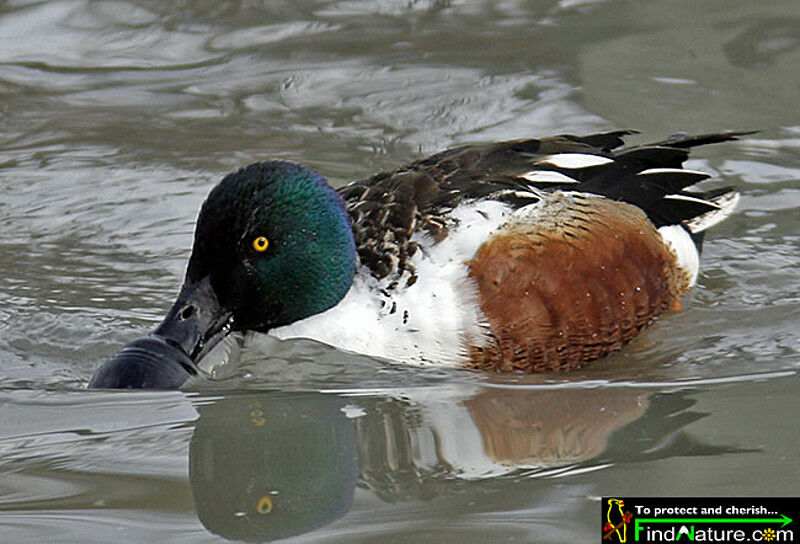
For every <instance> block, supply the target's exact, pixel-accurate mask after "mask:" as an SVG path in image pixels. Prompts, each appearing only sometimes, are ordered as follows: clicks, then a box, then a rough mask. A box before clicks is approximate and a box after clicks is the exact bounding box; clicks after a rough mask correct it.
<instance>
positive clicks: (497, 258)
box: [90, 130, 751, 388]
mask: <svg viewBox="0 0 800 544" xmlns="http://www.w3.org/2000/svg"><path fill="white" fill-rule="evenodd" d="M635 133H636V131H633V130H615V131H607V132H601V133H594V134H588V135H583V136H576V135H572V134H564V135H559V136H551V137H544V138H525V139H516V140H509V141H503V142H492V143H484V144H473V145H462V146H458V147H454V148H452V149H447V150H445V151H442V152H440V153H437V154H434V155H432V156H429V157H427V158H422V159H418V160H416V161H414V162H411V163H410V164H407V165H405V166H403V167H401V168H399V169H397V170H394V171H388V172H382V173H378V174H375V175H373V176H370V177H367V178H365V179H361V180H358V181H353V182H351V183H349V184H346V185H344V186H342V187H340V188H334V187H333V186H331V185H330V184H329V183H328V182H327V181H326V179H325V178H324V177H323V176H322V175H321V174H320V173H318V172H317V171H315V170H313V169H311V168H309V167H306V166H303V165H300V164H296V163H293V162H288V161H282V160H270V161H265V162H257V163H255V164H251V165H249V166H246V167H244V168H241V169H239V170H237V171H236V172H233V173H231V174H229V175H227V176H225V177H224V178H223V179H222V181H220V182H219V183H218V184H217V185H216V186H215V187H214V188H213V189H212V190H211V192H210V193H209V195H208V197H207V199H206V200H205V201H204V203H203V204H202V206H201V209H200V213H199V216H198V219H197V224H196V228H195V233H194V243H193V248H192V253H191V256H190V258H189V262H188V266H187V268H186V275H185V278H184V281H183V285H182V287H181V290H180V293H179V295H178V297H177V300H176V302H175V303H174V305H173V306H172V308H171V309H170V310H169V312H168V313H167V315H166V317H165V319H164V320H163V322H162V323H161V324H160V325H159V326H158V328H157V329H156V330H155V331H154V333H152V334H151V335H149V336H148V337H146V338H145V339H140V340H137V341H134V342H132V343H131V344H129V345H128V346H126V347H125V348H123V350H121V351H120V353H119V354H118V355H117V356H115V357H114V358H112V359H111V360H110V361H108V362H107V363H105V364H104V365H102V366H101V367H100V368H99V369H98V371H97V372H96V373H95V376H94V377H93V379H92V381H91V382H90V387H96V388H104V387H155V388H173V387H176V386H179V385H180V384H182V383H183V381H185V379H186V377H187V376H189V375H192V374H196V373H197V363H198V361H199V360H201V359H202V358H203V357H204V356H206V355H207V354H208V353H209V351H210V350H211V349H212V348H213V347H214V346H215V345H217V344H218V343H219V342H220V341H221V340H222V339H223V338H225V337H227V336H228V335H229V334H231V333H232V332H235V331H252V332H254V333H265V334H268V335H271V336H273V337H276V338H278V339H280V340H285V339H293V338H310V339H313V340H316V341H319V342H322V343H325V344H328V345H330V346H332V347H334V348H337V349H340V350H345V351H349V352H355V353H360V354H364V355H368V356H372V357H376V358H380V359H386V360H391V361H397V362H404V363H410V364H418V365H423V366H424V365H437V366H451V367H464V368H471V369H480V370H484V371H495V372H512V371H520V372H556V371H568V370H571V369H575V368H578V367H583V366H585V365H588V364H590V363H592V362H593V361H596V360H598V359H600V358H602V357H605V356H607V355H609V354H610V353H613V352H615V351H618V350H620V349H621V348H622V347H623V346H625V345H626V344H627V343H628V342H630V341H631V340H632V339H633V338H635V337H636V336H637V335H638V334H640V333H641V332H642V331H643V330H644V329H645V328H647V327H648V326H650V325H651V324H652V323H653V322H654V321H655V320H656V318H657V317H658V316H659V315H660V314H662V313H664V312H668V311H676V310H679V309H680V306H681V298H682V297H683V296H684V295H685V294H686V293H687V292H689V291H690V289H691V288H692V287H693V286H694V285H695V283H696V281H697V277H698V270H699V255H700V249H701V246H702V240H703V236H704V233H705V231H706V230H707V229H709V228H710V227H713V226H714V225H716V224H718V223H719V222H721V221H723V220H724V219H725V218H727V217H728V216H730V214H731V213H732V212H733V210H734V208H735V207H736V205H737V202H738V201H739V199H740V193H739V192H738V191H737V190H736V189H735V188H733V187H722V188H715V189H709V190H703V189H701V188H698V187H697V184H698V183H700V182H702V181H704V180H706V179H708V178H710V177H711V175H710V174H709V173H706V172H702V171H697V170H691V169H687V168H684V163H685V162H686V160H687V159H688V158H689V153H690V150H691V149H692V148H694V147H697V146H701V145H706V144H714V143H721V142H726V141H732V140H737V139H739V138H740V137H742V136H744V135H748V134H751V132H743V131H727V132H716V133H708V134H700V135H689V134H676V135H673V136H670V137H669V138H667V139H665V140H662V141H658V142H655V143H652V144H646V145H637V146H627V145H626V144H625V141H624V139H625V138H626V137H628V136H630V135H632V134H635Z"/></svg>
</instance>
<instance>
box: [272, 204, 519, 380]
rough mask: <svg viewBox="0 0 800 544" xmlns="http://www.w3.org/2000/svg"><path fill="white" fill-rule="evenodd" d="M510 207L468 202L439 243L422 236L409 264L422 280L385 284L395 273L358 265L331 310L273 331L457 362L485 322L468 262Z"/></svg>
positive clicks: (419, 360) (400, 356)
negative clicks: (381, 275) (375, 273)
mask: <svg viewBox="0 0 800 544" xmlns="http://www.w3.org/2000/svg"><path fill="white" fill-rule="evenodd" d="M510 214H511V209H510V208H509V207H508V206H506V205H505V204H502V203H500V202H495V201H482V202H476V203H470V204H464V205H462V206H459V207H458V208H456V209H455V210H453V212H452V214H451V217H452V218H453V219H454V220H455V221H456V223H455V224H454V226H453V228H452V229H451V232H450V234H449V236H447V238H445V239H444V240H443V241H442V242H440V243H438V244H435V243H433V241H432V240H431V239H430V238H429V237H428V236H427V235H424V234H423V235H416V236H415V241H417V242H418V243H419V244H420V250H419V251H417V253H416V254H415V255H414V258H413V259H412V261H411V263H412V264H413V266H414V267H415V268H416V272H417V276H418V280H417V282H416V283H414V284H413V285H412V286H410V287H407V288H406V287H404V284H405V280H406V278H405V277H404V278H401V280H400V283H399V286H398V287H397V288H396V289H392V290H389V289H386V288H387V286H388V284H389V283H391V281H394V279H393V278H388V279H384V280H382V281H378V280H377V279H375V278H374V277H372V276H371V275H370V274H369V271H368V270H366V269H365V268H364V267H360V269H359V271H358V274H357V276H356V278H355V281H354V282H353V286H352V287H351V288H350V291H349V292H348V293H347V295H346V296H345V298H344V299H342V301H341V302H340V303H339V304H337V305H336V306H335V307H333V308H331V309H330V310H328V311H326V312H323V313H321V314H318V315H315V316H311V317H309V318H307V319H304V320H302V321H298V322H297V323H293V324H291V325H288V326H286V327H280V328H278V329H274V330H272V331H270V333H269V334H271V335H273V336H275V337H277V338H280V339H288V338H311V339H314V340H317V341H319V342H324V343H326V344H329V345H331V346H334V347H336V348H339V349H342V350H345V351H352V352H357V353H363V354H366V355H370V356H373V357H380V358H386V359H390V360H395V361H403V362H408V363H416V364H421V365H424V364H435V365H451V366H456V365H459V364H462V363H463V362H465V361H466V359H467V348H468V347H469V345H481V344H482V342H483V339H484V337H485V330H486V323H485V319H484V317H483V315H482V313H481V311H480V308H479V305H478V294H477V288H476V286H475V284H474V281H473V280H472V279H471V278H469V277H468V269H467V266H466V264H465V263H466V261H468V260H469V259H471V258H472V257H473V256H474V255H475V252H476V251H477V249H478V247H480V245H481V244H482V243H483V242H484V241H485V240H486V239H487V238H488V237H489V235H490V234H491V232H493V231H494V230H495V229H497V228H498V227H499V226H500V225H501V224H502V223H503V222H504V221H505V218H506V217H508V216H509V215H510Z"/></svg>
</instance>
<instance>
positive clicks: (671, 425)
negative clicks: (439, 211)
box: [0, 0, 800, 543]
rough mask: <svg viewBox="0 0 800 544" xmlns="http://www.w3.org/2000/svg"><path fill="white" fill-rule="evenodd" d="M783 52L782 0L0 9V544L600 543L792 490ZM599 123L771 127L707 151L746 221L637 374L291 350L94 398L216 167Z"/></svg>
mask: <svg viewBox="0 0 800 544" xmlns="http://www.w3.org/2000/svg"><path fill="white" fill-rule="evenodd" d="M798 29H800V4H798V3H797V2H796V0H783V1H782V0H771V1H767V2H753V1H751V0H703V1H702V2H696V1H689V0H660V1H639V2H630V1H614V0H609V1H602V0H596V1H592V0H561V1H555V0H550V1H544V0H542V1H536V0H530V1H513V0H510V1H504V2H488V1H487V2H481V1H477V0H475V1H452V2H448V1H433V0H432V1H429V2H422V1H420V2H416V1H408V0H403V1H391V0H374V1H367V2H355V1H354V2H349V1H330V2H312V1H297V2H293V1H282V2H281V1H274V2H268V1H263V2H262V1H256V0H242V1H235V2H234V1H230V2H222V1H214V2H212V1H182V2H169V3H167V2H155V1H151V2H147V1H141V2H122V1H113V0H108V1H80V0H78V1H63V2H26V1H5V2H0V542H3V543H28V542H32V543H45V542H46V543H51V542H52V543H62V542H76V543H89V542H102V543H105V542H142V543H152V542H168V543H173V542H174V543H177V542H221V541H224V539H223V537H224V536H227V537H229V538H241V539H248V540H252V541H267V540H270V539H274V538H277V537H279V536H281V535H286V534H290V533H292V534H298V535H299V536H296V537H295V541H296V542H342V543H344V542H347V543H349V542H363V543H380V542H385V543H389V542H391V543H399V542H430V543H446V542H459V543H472V542H475V543H478V542H526V543H527V542H573V541H575V542H577V541H584V542H585V541H598V536H597V532H598V523H599V520H598V518H599V509H600V505H599V502H598V497H599V496H601V495H607V494H622V495H625V494H627V495H693V496H706V495H722V496H728V495H797V494H798V492H800V471H799V470H798V469H799V468H800V467H799V465H800V463H799V459H798V451H800V432H798V424H797V421H798V415H800V414H799V412H800V411H799V410H798V404H797V396H798V393H800V378H798V376H797V370H798V368H800V338H799V337H798V336H799V335H798V333H799V332H800V326H799V325H798V321H799V319H798V318H800V296H798V283H800V282H798V271H800V234H799V233H798V227H799V226H800V222H798V209H799V208H800V182H798V180H800V30H798ZM607 128H637V129H639V130H641V131H643V133H644V134H643V135H642V137H641V138H639V139H638V140H636V141H639V142H643V141H645V140H655V139H658V138H661V137H663V136H665V135H668V134H671V133H674V132H681V131H687V132H692V131H710V130H719V129H761V130H762V132H761V133H759V134H758V135H755V136H752V137H748V138H747V139H745V140H744V141H742V142H738V143H731V144H724V145H719V146H714V147H708V148H703V149H701V150H698V153H697V154H696V158H695V159H694V160H693V161H692V163H691V164H690V166H694V167H699V168H702V169H707V170H709V171H712V172H714V173H716V175H717V177H716V180H715V181H714V182H712V183H718V184H723V183H724V184H735V185H737V186H738V187H740V188H741V190H742V191H743V194H744V198H743V200H742V203H741V206H740V208H739V210H738V212H737V213H736V215H735V216H734V217H732V218H731V219H730V220H729V221H727V222H726V223H724V224H722V225H720V226H719V227H718V228H716V229H715V230H714V231H713V232H712V233H711V234H710V235H709V237H708V239H707V242H706V246H705V253H704V258H703V261H704V262H703V266H702V273H701V276H700V279H699V286H698V288H697V289H696V291H695V292H694V294H693V296H692V300H691V302H690V304H688V306H689V307H688V309H687V310H686V311H684V312H681V313H678V314H674V315H670V316H668V317H665V318H664V319H661V320H660V321H659V323H658V324H657V325H656V326H655V327H654V328H653V329H651V330H650V331H648V332H647V333H646V334H644V335H643V336H642V337H640V338H639V339H637V340H636V341H635V342H634V343H633V344H631V345H630V346H629V347H628V348H627V349H626V350H625V351H624V352H623V353H621V354H619V355H616V356H614V357H611V358H609V359H607V360H604V361H602V362H600V363H598V364H596V365H594V366H592V367H591V368H589V369H586V370H584V371H580V372H576V373H572V374H566V375H550V376H540V377H535V378H531V377H524V376H506V377H498V376H483V375H480V374H473V373H465V372H452V371H449V372H441V371H430V370H428V371H420V370H414V369H411V370H409V369H405V368H403V367H402V366H398V365H389V364H385V363H380V362H377V361H369V360H365V359H363V358H358V357H352V356H349V355H346V354H342V353H336V352H334V351H332V350H329V349H326V348H324V347H322V346H317V345H313V344H311V343H309V342H295V343H289V344H285V345H279V346H273V347H272V351H271V352H270V354H269V355H267V354H263V353H262V354H250V355H249V356H246V357H245V360H244V361H243V362H242V366H241V367H240V372H238V373H235V376H234V377H231V378H229V379H226V380H222V381H220V382H216V383H209V382H200V383H195V384H193V385H192V386H191V388H190V389H191V390H190V391H186V392H173V393H113V394H112V393H106V392H87V391H85V390H83V387H84V386H85V384H86V383H87V381H88V379H89V377H90V376H91V373H92V371H93V369H94V368H95V367H96V366H97V365H98V364H99V363H100V362H101V361H103V360H104V359H105V358H107V357H108V356H109V355H110V354H112V353H113V352H114V351H115V349H117V348H118V347H119V346H120V345H121V344H123V343H124V342H126V341H128V340H130V339H132V338H134V337H137V336H139V335H142V334H144V333H146V332H147V331H149V330H150V329H152V328H153V327H154V325H155V324H156V323H157V322H158V321H159V320H160V317H161V315H162V314H163V312H165V310H166V309H167V308H168V307H169V305H170V303H171V301H172V298H173V297H174V295H175V294H176V292H177V288H178V286H179V283H180V280H181V276H182V273H183V267H184V263H185V261H186V258H187V256H188V252H189V248H190V244H191V233H192V228H193V222H194V219H195V215H196V212H197V209H198V207H199V205H200V203H201V202H202V200H203V198H204V196H205V194H206V193H207V191H208V190H209V188H210V187H211V186H212V185H213V184H214V183H215V182H216V181H217V180H218V179H220V177H221V176H222V175H224V174H225V173H227V172H228V171H230V170H232V169H234V168H236V167H239V166H242V165H245V164H248V163H250V162H253V161H256V160H261V159H267V158H276V157H277V158H284V159H289V160H295V161H299V162H303V163H305V164H308V165H310V166H313V167H314V168H316V169H318V170H320V171H321V172H323V173H324V174H325V175H326V176H328V177H329V179H330V180H331V181H332V182H334V183H337V184H338V183H344V182H346V181H347V180H350V179H354V178H358V177H362V176H364V175H366V174H368V173H371V172H373V171H375V170H378V169H381V168H387V167H392V166H395V165H398V164H400V163H403V162H405V161H408V160H410V159H412V158H415V157H417V156H419V154H420V153H425V152H432V151H435V150H438V149H441V148H444V147H447V146H451V145H453V144H456V143H461V142H468V141H475V142H480V141H487V140H492V139H508V138H515V137H523V136H531V135H533V136H536V135H546V134H554V133H560V132H568V131H569V132H575V133H581V132H587V131H592V130H600V129H607ZM219 535H222V536H219Z"/></svg>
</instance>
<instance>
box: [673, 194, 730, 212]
mask: <svg viewBox="0 0 800 544" xmlns="http://www.w3.org/2000/svg"><path fill="white" fill-rule="evenodd" d="M664 200H685V201H686V202H697V203H698V204H705V205H706V206H711V207H712V208H717V209H719V205H718V204H717V203H716V202H712V201H710V200H703V199H702V198H697V197H694V196H688V195H667V196H665V197H664Z"/></svg>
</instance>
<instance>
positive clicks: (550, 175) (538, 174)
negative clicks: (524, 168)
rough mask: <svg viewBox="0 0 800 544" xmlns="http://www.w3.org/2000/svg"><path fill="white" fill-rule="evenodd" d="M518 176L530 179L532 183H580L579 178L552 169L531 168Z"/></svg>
mask: <svg viewBox="0 0 800 544" xmlns="http://www.w3.org/2000/svg"><path fill="white" fill-rule="evenodd" d="M517 177H519V178H522V179H525V180H528V181H530V182H531V183H578V180H577V179H573V178H571V177H569V176H565V175H564V174H562V173H561V172H554V171H552V170H531V171H530V172H525V173H524V174H522V175H520V176H517Z"/></svg>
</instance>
